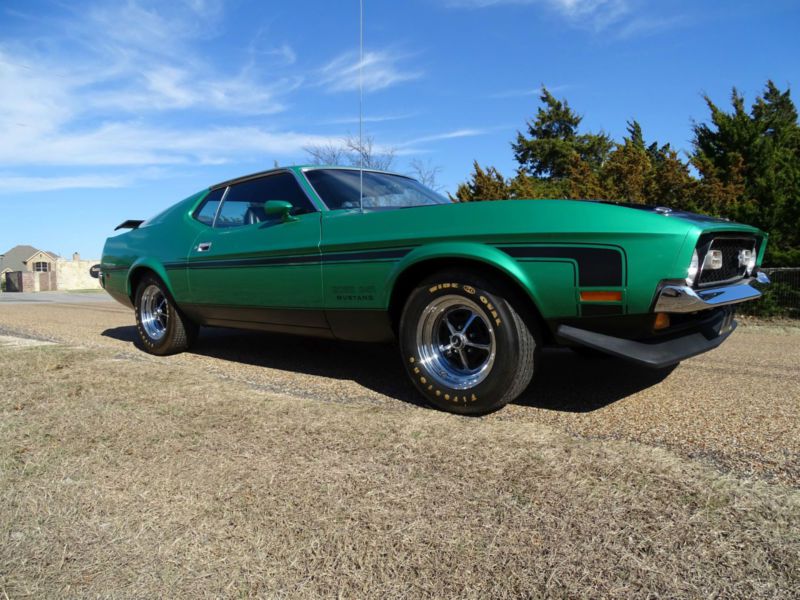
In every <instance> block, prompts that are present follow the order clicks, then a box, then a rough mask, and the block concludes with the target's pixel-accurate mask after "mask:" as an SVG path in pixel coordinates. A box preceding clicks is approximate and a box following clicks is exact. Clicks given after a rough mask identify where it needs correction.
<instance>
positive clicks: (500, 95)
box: [487, 85, 569, 100]
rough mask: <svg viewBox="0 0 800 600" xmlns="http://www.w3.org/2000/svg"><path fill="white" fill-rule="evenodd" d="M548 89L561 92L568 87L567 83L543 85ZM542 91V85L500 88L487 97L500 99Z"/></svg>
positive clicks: (533, 94) (537, 93) (535, 93)
mask: <svg viewBox="0 0 800 600" xmlns="http://www.w3.org/2000/svg"><path fill="white" fill-rule="evenodd" d="M545 87H546V88H547V90H548V91H550V92H552V93H556V92H561V91H563V90H566V89H568V88H569V86H568V85H548V86H545ZM541 93H542V87H541V86H540V87H537V88H516V89H509V90H501V91H499V92H494V93H492V94H489V95H488V96H487V97H488V98H492V99H494V100H500V99H504V98H521V97H523V96H538V95H539V94H541Z"/></svg>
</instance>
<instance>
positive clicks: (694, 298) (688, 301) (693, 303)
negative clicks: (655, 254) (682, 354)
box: [653, 271, 769, 313]
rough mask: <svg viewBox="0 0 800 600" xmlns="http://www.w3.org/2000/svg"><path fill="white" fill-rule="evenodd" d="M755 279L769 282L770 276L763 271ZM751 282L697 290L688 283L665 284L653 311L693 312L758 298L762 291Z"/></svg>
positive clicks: (749, 280)
mask: <svg viewBox="0 0 800 600" xmlns="http://www.w3.org/2000/svg"><path fill="white" fill-rule="evenodd" d="M755 279H756V281H757V282H758V283H761V284H767V283H769V277H767V275H766V273H762V272H761V271H759V272H758V273H757V274H756V278H755ZM751 283H753V279H752V278H751V279H745V280H743V281H740V282H738V283H735V284H733V285H726V286H723V287H715V288H711V289H707V290H695V289H693V288H691V287H689V286H687V285H665V286H664V287H662V288H661V290H659V292H658V296H657V297H656V303H655V306H654V307H653V312H665V313H691V312H696V311H698V310H707V309H709V308H718V307H720V306H727V305H729V304H737V303H739V302H747V301H748V300H756V299H757V298H760V297H761V292H759V291H758V290H757V289H756V288H754V287H753V286H752V285H750V284H751Z"/></svg>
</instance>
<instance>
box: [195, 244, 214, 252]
mask: <svg viewBox="0 0 800 600" xmlns="http://www.w3.org/2000/svg"><path fill="white" fill-rule="evenodd" d="M195 250H197V251H198V252H208V251H209V250H211V242H200V243H199V244H197V248H195Z"/></svg>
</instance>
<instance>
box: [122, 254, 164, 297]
mask: <svg viewBox="0 0 800 600" xmlns="http://www.w3.org/2000/svg"><path fill="white" fill-rule="evenodd" d="M141 270H150V271H153V272H154V273H155V274H156V275H158V277H159V278H160V279H161V281H163V282H164V285H166V286H167V290H169V293H170V294H171V295H172V296H173V297H174V296H175V291H174V290H173V288H172V281H170V278H169V275H167V270H166V269H165V268H164V265H162V264H161V263H160V262H159V261H157V260H155V259H153V258H140V259H138V260H137V261H136V262H134V263H133V264H132V265H131V268H130V269H129V270H128V278H127V282H126V291H127V293H128V297H130V298H133V294H134V292H135V291H136V290H134V289H133V286H132V282H133V280H134V278H135V275H136V274H137V272H140V271H141Z"/></svg>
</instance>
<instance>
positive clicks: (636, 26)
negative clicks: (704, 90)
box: [444, 0, 681, 38]
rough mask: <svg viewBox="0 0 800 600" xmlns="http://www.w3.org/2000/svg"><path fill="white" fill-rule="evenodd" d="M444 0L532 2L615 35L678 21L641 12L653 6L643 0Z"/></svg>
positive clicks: (458, 1)
mask: <svg viewBox="0 0 800 600" xmlns="http://www.w3.org/2000/svg"><path fill="white" fill-rule="evenodd" d="M444 3H445V5H446V6H449V7H452V8H472V9H478V8H490V7H494V6H502V5H534V6H539V7H542V8H546V9H548V10H550V11H552V12H555V13H556V14H558V15H559V16H560V17H562V18H563V19H565V20H567V21H568V22H570V23H571V24H573V25H575V26H578V27H586V28H589V29H591V30H594V31H596V32H599V31H607V30H608V29H609V28H610V27H611V26H615V27H617V26H618V27H619V30H618V31H617V32H616V37H621V38H624V37H631V36H633V35H638V34H644V33H652V32H654V31H657V30H660V29H664V28H667V27H670V26H672V25H674V24H676V23H678V22H679V21H681V19H680V18H678V17H666V18H656V17H652V16H647V15H642V14H641V12H642V11H643V10H644V8H645V7H647V8H650V7H651V6H654V5H648V4H647V3H645V2H643V0H444Z"/></svg>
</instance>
